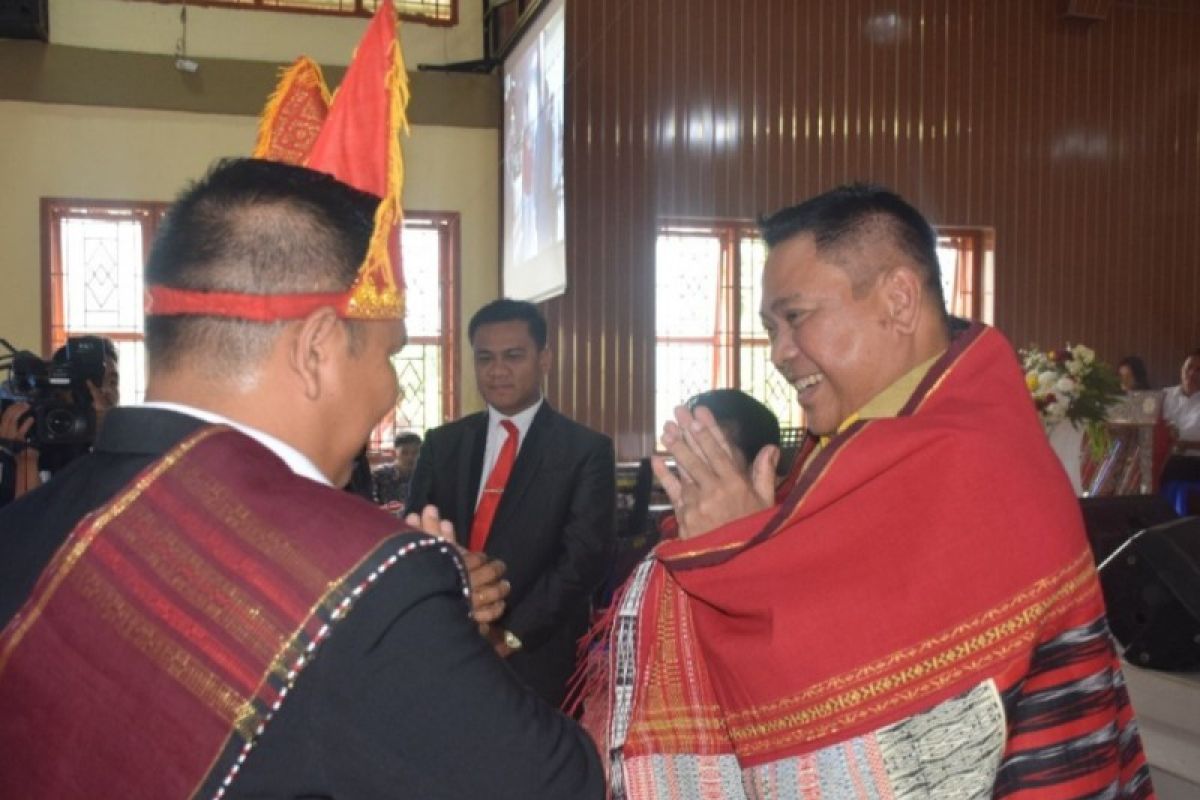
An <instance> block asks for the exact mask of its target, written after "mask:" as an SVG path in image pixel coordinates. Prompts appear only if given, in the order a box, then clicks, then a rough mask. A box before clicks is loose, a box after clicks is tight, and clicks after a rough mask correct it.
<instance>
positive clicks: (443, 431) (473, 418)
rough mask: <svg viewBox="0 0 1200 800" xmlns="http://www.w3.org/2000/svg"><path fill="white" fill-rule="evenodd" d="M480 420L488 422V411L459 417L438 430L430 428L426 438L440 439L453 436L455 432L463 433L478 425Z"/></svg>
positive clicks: (437, 428)
mask: <svg viewBox="0 0 1200 800" xmlns="http://www.w3.org/2000/svg"><path fill="white" fill-rule="evenodd" d="M480 420H483V421H485V422H486V421H487V412H486V411H476V412H475V413H474V414H468V415H467V416H465V417H459V418H458V419H456V420H453V421H451V422H447V423H446V424H445V425H439V426H437V427H436V428H430V429H429V430H428V431H426V432H425V438H426V439H427V440H428V439H440V438H442V437H445V436H453V435H454V434H455V432H457V431H462V430H465V429H468V428H471V427H473V426H474V425H476V424H478V423H479V421H480Z"/></svg>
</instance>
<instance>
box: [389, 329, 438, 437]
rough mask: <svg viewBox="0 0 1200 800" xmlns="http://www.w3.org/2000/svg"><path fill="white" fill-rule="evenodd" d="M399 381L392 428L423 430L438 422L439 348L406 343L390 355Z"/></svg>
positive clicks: (432, 345)
mask: <svg viewBox="0 0 1200 800" xmlns="http://www.w3.org/2000/svg"><path fill="white" fill-rule="evenodd" d="M392 364H394V365H395V367H396V379H397V380H398V381H399V382H400V400H399V402H398V403H397V404H396V414H395V420H394V424H395V427H396V432H398V433H399V432H403V431H419V432H421V433H424V432H425V431H427V430H428V429H430V428H433V427H435V426H437V425H441V424H442V348H441V346H440V345H438V344H436V343H433V344H424V343H422V344H412V343H410V344H408V345H407V346H406V347H405V348H404V349H403V350H402V351H401V352H400V354H399V355H398V356H396V357H394V358H393V359H392Z"/></svg>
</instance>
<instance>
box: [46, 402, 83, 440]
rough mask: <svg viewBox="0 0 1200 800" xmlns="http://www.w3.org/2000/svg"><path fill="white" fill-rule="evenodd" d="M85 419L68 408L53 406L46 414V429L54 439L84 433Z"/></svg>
mask: <svg viewBox="0 0 1200 800" xmlns="http://www.w3.org/2000/svg"><path fill="white" fill-rule="evenodd" d="M86 428H87V420H85V419H83V418H82V417H81V416H80V415H79V414H77V413H75V412H74V411H73V410H71V409H69V408H54V409H51V410H50V411H49V412H47V414H46V431H47V432H49V433H50V435H51V436H53V437H54V438H55V439H63V438H66V437H69V436H72V435H79V434H82V433H84V431H85V430H86Z"/></svg>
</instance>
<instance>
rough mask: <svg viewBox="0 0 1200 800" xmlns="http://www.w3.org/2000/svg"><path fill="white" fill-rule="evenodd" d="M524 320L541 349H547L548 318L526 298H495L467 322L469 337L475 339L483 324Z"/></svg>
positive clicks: (538, 347)
mask: <svg viewBox="0 0 1200 800" xmlns="http://www.w3.org/2000/svg"><path fill="white" fill-rule="evenodd" d="M514 321H520V322H524V323H525V324H526V325H527V326H528V327H529V335H530V336H531V337H533V342H534V344H536V345H537V349H538V350H539V351H541V350H545V349H546V318H545V317H543V316H542V312H541V311H539V310H538V307H537V306H535V305H534V304H533V303H528V302H526V301H524V300H510V299H509V298H507V297H502V298H500V299H499V300H493V301H492V302H490V303H488V304H487V305H486V306H484V307H483V308H481V309H479V310H478V311H476V312H475V315H474V316H473V317H471V321H470V323H468V324H467V339H469V340H470V341H472V342H473V341H475V331H477V330H478V329H479V326H481V325H492V324H495V323H497V322H514Z"/></svg>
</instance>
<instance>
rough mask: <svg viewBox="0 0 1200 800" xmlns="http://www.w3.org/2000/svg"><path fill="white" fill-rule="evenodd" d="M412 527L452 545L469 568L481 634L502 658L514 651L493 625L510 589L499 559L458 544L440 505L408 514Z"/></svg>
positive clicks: (473, 610)
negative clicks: (440, 511) (443, 516)
mask: <svg viewBox="0 0 1200 800" xmlns="http://www.w3.org/2000/svg"><path fill="white" fill-rule="evenodd" d="M404 521H405V522H407V523H408V524H409V525H411V526H412V527H414V528H417V529H418V530H422V531H424V532H425V533H428V534H430V535H431V536H436V537H437V538H439V539H442V540H443V541H445V542H447V543H449V544H451V545H453V546H454V548H455V549H456V550H458V554H459V556H461V557H462V560H463V562H464V563H465V564H466V567H467V580H468V583H469V584H470V587H471V619H473V620H474V621H475V623H476V624H477V625H478V626H479V632H480V633H481V634H482V635H483V637H484V638H485V639H487V640H488V643H489V644H491V645H492V647H493V649H495V651H496V653H497V654H498V655H500V656H501V657H504V656H507V655H509V653H510V652H511V651H510V650H509V648H508V646H507V645H505V643H504V632H503V631H502V630H500V628H499V627H497V626H494V625H493V624H492V623H494V622H495V621H496V620H498V619H500V616H501V615H502V614H503V613H504V598H506V597H508V593H509V591H510V590H511V588H512V587H511V586H509V583H508V581H506V580H504V572H505V570H506V567H505V566H504V562H503V561H500V560H499V559H495V558H490V557H489V556H487V555H486V554H484V553H475V552H472V551H470V550H467V549H466V548H465V547H462V546H461V545H459V544H458V541H457V539H455V536H454V525H453V524H452V523H451V522H450V521H449V520H444V519H442V518H441V516H440V515H439V514H438V510H437V506H433V505H428V506H425V508H424V509H422V510H421V513H420V514H419V515H418V514H415V513H414V514H409V515H408V516H407V517H405V519H404Z"/></svg>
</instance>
